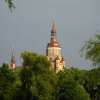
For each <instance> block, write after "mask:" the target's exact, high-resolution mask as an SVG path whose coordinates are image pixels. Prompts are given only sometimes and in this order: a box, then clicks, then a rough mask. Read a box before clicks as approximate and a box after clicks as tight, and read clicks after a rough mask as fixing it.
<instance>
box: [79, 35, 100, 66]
mask: <svg viewBox="0 0 100 100" xmlns="http://www.w3.org/2000/svg"><path fill="white" fill-rule="evenodd" d="M81 52H82V56H85V59H88V60H90V61H91V62H92V64H93V65H95V66H99V65H100V34H96V35H95V37H94V38H93V39H90V40H89V41H87V42H86V43H85V45H84V46H83V47H82V49H81Z"/></svg>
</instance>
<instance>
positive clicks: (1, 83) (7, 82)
mask: <svg viewBox="0 0 100 100" xmlns="http://www.w3.org/2000/svg"><path fill="white" fill-rule="evenodd" d="M14 82H15V75H14V73H13V71H12V70H10V69H9V66H8V65H7V64H3V65H2V67H1V68H0V100H11V99H12V95H13V92H14V89H15V88H14Z"/></svg>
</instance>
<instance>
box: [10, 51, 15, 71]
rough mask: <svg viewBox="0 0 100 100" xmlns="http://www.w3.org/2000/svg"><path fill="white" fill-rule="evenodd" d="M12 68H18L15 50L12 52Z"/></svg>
mask: <svg viewBox="0 0 100 100" xmlns="http://www.w3.org/2000/svg"><path fill="white" fill-rule="evenodd" d="M11 68H12V69H15V68H16V58H15V55H14V51H12V54H11Z"/></svg>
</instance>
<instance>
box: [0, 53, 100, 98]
mask: <svg viewBox="0 0 100 100" xmlns="http://www.w3.org/2000/svg"><path fill="white" fill-rule="evenodd" d="M21 57H22V60H23V66H22V67H19V68H16V69H14V70H11V69H9V66H8V65H7V64H3V65H2V67H0V100H90V97H91V100H96V99H97V100H99V99H100V68H95V69H92V70H90V71H86V70H79V69H76V68H70V69H65V70H64V71H62V72H59V73H57V74H56V73H55V72H53V71H51V70H49V69H50V68H49V67H50V63H49V62H48V60H47V57H45V56H42V55H38V54H36V53H32V52H27V51H25V52H23V53H22V54H21Z"/></svg>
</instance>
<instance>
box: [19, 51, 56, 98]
mask: <svg viewBox="0 0 100 100" xmlns="http://www.w3.org/2000/svg"><path fill="white" fill-rule="evenodd" d="M21 57H22V59H23V69H24V70H23V69H22V71H21V76H20V77H21V78H20V79H21V83H22V86H23V87H24V90H25V87H28V88H27V89H28V92H29V93H30V94H32V98H33V99H34V100H53V99H54V98H55V96H54V92H55V86H56V84H57V77H56V74H55V73H54V72H53V71H50V70H49V67H50V63H49V61H48V59H47V57H45V56H42V55H38V54H36V53H32V52H27V51H25V52H23V53H22V54H21ZM31 83H32V84H31ZM29 89H30V90H29ZM28 92H27V93H28ZM29 93H28V94H29ZM21 95H22V96H20V95H19V97H23V98H24V97H25V95H27V94H26V92H25V93H24V92H23V94H21ZM27 97H28V96H27ZM27 97H26V98H27ZM19 100H20V99H19ZM21 100H24V99H22V98H21ZM26 100H27V99H26ZM28 100H31V99H29V98H28Z"/></svg>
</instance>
